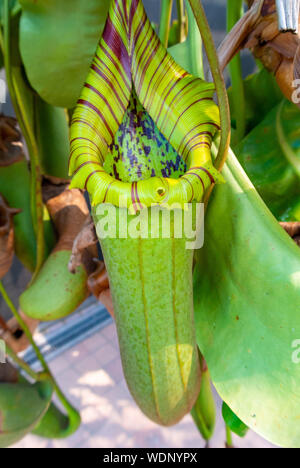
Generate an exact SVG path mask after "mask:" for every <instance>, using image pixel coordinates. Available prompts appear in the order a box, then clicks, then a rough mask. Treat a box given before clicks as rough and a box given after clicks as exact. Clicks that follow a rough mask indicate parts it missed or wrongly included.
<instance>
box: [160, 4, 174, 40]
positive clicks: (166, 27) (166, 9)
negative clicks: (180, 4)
mask: <svg viewBox="0 0 300 468" xmlns="http://www.w3.org/2000/svg"><path fill="white" fill-rule="evenodd" d="M172 7H173V0H162V1H161V13H160V25H159V39H160V40H161V43H162V44H163V46H164V47H165V48H167V47H168V41H169V33H170V22H171V15H172Z"/></svg>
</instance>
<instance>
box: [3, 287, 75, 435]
mask: <svg viewBox="0 0 300 468" xmlns="http://www.w3.org/2000/svg"><path fill="white" fill-rule="evenodd" d="M0 293H1V294H2V296H3V299H4V301H5V302H6V304H7V306H8V307H9V309H10V310H11V312H12V314H13V316H14V317H15V319H16V320H17V322H18V324H19V325H20V327H21V328H22V330H23V331H24V333H25V335H26V337H27V339H28V341H29V343H30V344H31V346H32V348H33V349H34V351H35V353H36V355H37V358H38V360H39V361H40V363H41V365H42V368H43V369H44V372H45V373H46V374H47V376H48V378H49V380H50V381H51V382H52V385H53V387H54V390H55V392H56V394H57V396H58V398H59V400H60V401H61V403H62V404H63V406H64V408H65V409H66V411H67V413H68V415H69V420H70V425H72V426H75V425H76V424H78V425H79V423H80V415H79V414H78V412H77V410H76V409H75V408H74V407H73V406H72V405H71V403H70V402H69V401H68V400H67V398H66V397H65V395H64V394H63V392H62V391H61V389H60V387H59V386H58V384H57V382H56V380H55V378H54V377H53V375H52V373H51V371H50V369H49V367H48V364H47V363H46V361H45V358H44V356H43V355H42V353H41V351H40V350H39V348H38V346H37V345H36V343H35V341H34V339H33V337H32V335H31V332H30V330H29V328H28V326H27V325H26V323H25V322H24V320H23V319H22V317H21V315H20V314H19V312H18V311H17V309H16V308H15V306H14V304H13V302H12V301H11V299H10V297H9V296H8V294H7V292H6V290H5V288H4V286H3V283H2V281H0Z"/></svg>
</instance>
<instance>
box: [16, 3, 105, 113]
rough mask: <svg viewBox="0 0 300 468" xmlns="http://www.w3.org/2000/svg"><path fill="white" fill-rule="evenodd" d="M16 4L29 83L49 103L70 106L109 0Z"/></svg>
mask: <svg viewBox="0 0 300 468" xmlns="http://www.w3.org/2000/svg"><path fill="white" fill-rule="evenodd" d="M20 3H21V5H22V8H23V13H22V18H21V25H20V48H21V54H22V58H23V61H24V64H25V68H26V73H27V76H28V78H29V81H30V83H31V85H32V87H33V88H34V89H35V90H36V91H37V92H38V94H39V95H40V96H41V97H42V98H43V99H44V100H45V101H46V102H48V103H50V104H52V105H54V106H61V107H68V108H72V107H74V106H75V105H76V101H77V99H78V97H79V94H80V91H81V88H82V86H83V84H84V80H85V78H86V76H87V74H88V70H89V67H90V64H91V61H92V59H93V56H94V53H95V50H96V47H97V43H98V40H99V37H100V35H101V33H102V30H103V26H104V23H105V20H106V16H107V11H108V6H109V1H108V0H89V1H88V2H87V1H86V0H64V1H61V0H39V1H38V2H37V1H36V0H20Z"/></svg>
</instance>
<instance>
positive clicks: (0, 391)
mask: <svg viewBox="0 0 300 468" xmlns="http://www.w3.org/2000/svg"><path fill="white" fill-rule="evenodd" d="M52 393H53V387H52V384H50V383H48V382H38V383H36V384H34V385H31V384H29V383H25V382H23V383H0V422H1V423H0V424H1V425H0V448H6V447H9V446H10V445H12V444H15V443H16V442H18V441H19V440H21V439H23V437H24V436H25V435H26V434H28V433H29V432H30V431H31V430H32V429H33V428H34V427H35V426H36V425H37V424H38V423H39V421H40V420H41V418H42V417H43V416H44V414H45V412H46V411H47V409H48V407H49V405H50V401H51V397H52Z"/></svg>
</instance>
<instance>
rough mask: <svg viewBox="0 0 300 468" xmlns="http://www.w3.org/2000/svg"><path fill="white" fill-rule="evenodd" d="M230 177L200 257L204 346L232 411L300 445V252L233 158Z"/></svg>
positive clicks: (197, 288)
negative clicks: (298, 356) (299, 350)
mask: <svg viewBox="0 0 300 468" xmlns="http://www.w3.org/2000/svg"><path fill="white" fill-rule="evenodd" d="M223 176H224V178H225V180H226V182H227V183H226V184H225V185H223V186H220V187H217V188H216V189H215V191H214V193H213V195H212V198H211V201H210V204H209V207H208V212H207V218H206V223H205V239H206V240H205V244H204V247H203V248H202V249H201V250H199V251H198V252H197V264H196V268H195V275H194V303H195V320H196V332H197V340H198V345H199V348H200V351H201V353H202V354H203V355H204V357H205V360H206V361H207V364H208V368H209V370H210V373H211V376H212V380H213V383H214V385H215V387H216V389H217V391H218V392H219V394H220V395H221V397H222V399H223V400H224V401H225V402H226V403H227V404H228V405H229V406H230V408H231V409H232V411H234V412H235V413H236V414H237V416H238V417H239V418H240V419H241V420H242V421H243V422H244V423H245V424H247V425H248V426H249V427H250V428H251V429H253V430H254V431H255V432H257V433H259V434H260V435H262V436H263V437H265V438H266V439H268V440H270V441H271V442H273V443H275V444H278V445H281V446H284V447H300V424H299V410H300V393H299V388H300V366H299V364H296V360H295V359H293V357H294V354H295V349H294V348H293V346H294V345H295V343H296V341H295V340H298V339H299V338H300V315H299V310H298V304H299V303H300V275H299V271H300V250H299V248H298V247H297V245H296V244H295V243H294V242H293V241H292V240H291V239H290V237H289V236H288V235H287V234H286V233H285V231H284V230H283V229H282V228H281V227H280V226H279V225H278V223H277V221H276V220H275V218H274V217H273V216H272V214H271V213H270V212H269V210H268V209H267V207H266V206H265V204H264V203H263V201H262V200H261V198H260V197H259V196H258V194H257V192H256V191H255V189H254V187H253V185H252V184H251V182H250V181H249V179H248V178H247V176H246V174H245V173H244V171H243V169H242V168H241V166H240V165H239V163H238V161H237V160H236V158H235V156H234V154H233V153H232V152H230V153H229V158H228V162H227V164H226V166H225V167H224V170H223ZM293 353H294V354H293Z"/></svg>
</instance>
